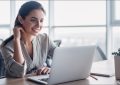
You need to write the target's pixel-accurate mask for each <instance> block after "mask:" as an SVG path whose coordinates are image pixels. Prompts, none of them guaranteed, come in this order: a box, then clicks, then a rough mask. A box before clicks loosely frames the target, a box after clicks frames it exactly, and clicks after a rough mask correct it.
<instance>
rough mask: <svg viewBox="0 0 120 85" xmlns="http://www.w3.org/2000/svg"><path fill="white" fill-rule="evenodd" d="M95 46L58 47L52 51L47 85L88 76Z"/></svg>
mask: <svg viewBox="0 0 120 85" xmlns="http://www.w3.org/2000/svg"><path fill="white" fill-rule="evenodd" d="M95 48H96V46H79V47H58V48H56V49H55V51H54V55H53V63H52V69H51V73H50V78H49V81H48V84H49V85H52V84H58V83H62V82H68V81H73V80H78V79H85V78H87V77H88V76H89V73H90V69H91V65H92V61H93V56H94V51H95Z"/></svg>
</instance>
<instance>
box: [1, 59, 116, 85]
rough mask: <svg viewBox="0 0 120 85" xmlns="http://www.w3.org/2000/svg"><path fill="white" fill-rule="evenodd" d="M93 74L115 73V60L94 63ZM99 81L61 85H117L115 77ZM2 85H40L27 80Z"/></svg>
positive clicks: (10, 80)
mask: <svg viewBox="0 0 120 85" xmlns="http://www.w3.org/2000/svg"><path fill="white" fill-rule="evenodd" d="M91 71H92V72H111V73H114V61H113V60H105V61H100V62H96V63H93V66H92V70H91ZM95 77H96V78H97V79H98V80H95V79H94V78H92V77H88V78H87V79H85V80H78V81H73V82H68V83H64V84H59V85H92V84H94V85H97V84H103V85H105V84H108V85H117V84H116V80H115V76H113V77H99V76H95ZM0 85H40V84H38V83H34V82H31V81H27V80H26V78H15V79H9V78H3V79H0Z"/></svg>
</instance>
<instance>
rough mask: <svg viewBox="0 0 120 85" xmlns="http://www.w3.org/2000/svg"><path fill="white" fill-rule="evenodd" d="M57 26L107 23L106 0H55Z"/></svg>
mask: <svg viewBox="0 0 120 85" xmlns="http://www.w3.org/2000/svg"><path fill="white" fill-rule="evenodd" d="M54 5H55V6H54V11H55V12H54V16H55V17H54V19H55V20H54V24H55V26H59V25H62V26H68V25H69V26H71V25H72V26H73V25H105V24H106V1H105V0H85V1H84V0H75V1H74V0H65V1H64V0H61V1H60V0H55V2H54Z"/></svg>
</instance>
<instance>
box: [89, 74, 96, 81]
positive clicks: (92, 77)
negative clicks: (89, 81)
mask: <svg viewBox="0 0 120 85" xmlns="http://www.w3.org/2000/svg"><path fill="white" fill-rule="evenodd" d="M90 77H92V78H93V79H95V80H98V79H97V78H96V77H94V76H93V75H90Z"/></svg>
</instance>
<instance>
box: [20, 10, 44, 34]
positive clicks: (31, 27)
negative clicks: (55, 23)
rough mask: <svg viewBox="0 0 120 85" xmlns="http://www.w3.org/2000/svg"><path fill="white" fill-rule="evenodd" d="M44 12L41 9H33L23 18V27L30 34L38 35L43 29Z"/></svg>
mask: <svg viewBox="0 0 120 85" xmlns="http://www.w3.org/2000/svg"><path fill="white" fill-rule="evenodd" d="M43 20H44V12H43V11H42V10H40V9H36V10H33V11H31V12H30V13H29V15H28V16H26V17H25V19H23V23H22V25H23V27H24V30H25V32H26V33H27V34H28V35H33V36H36V35H38V34H39V32H40V31H41V29H42V26H43Z"/></svg>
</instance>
